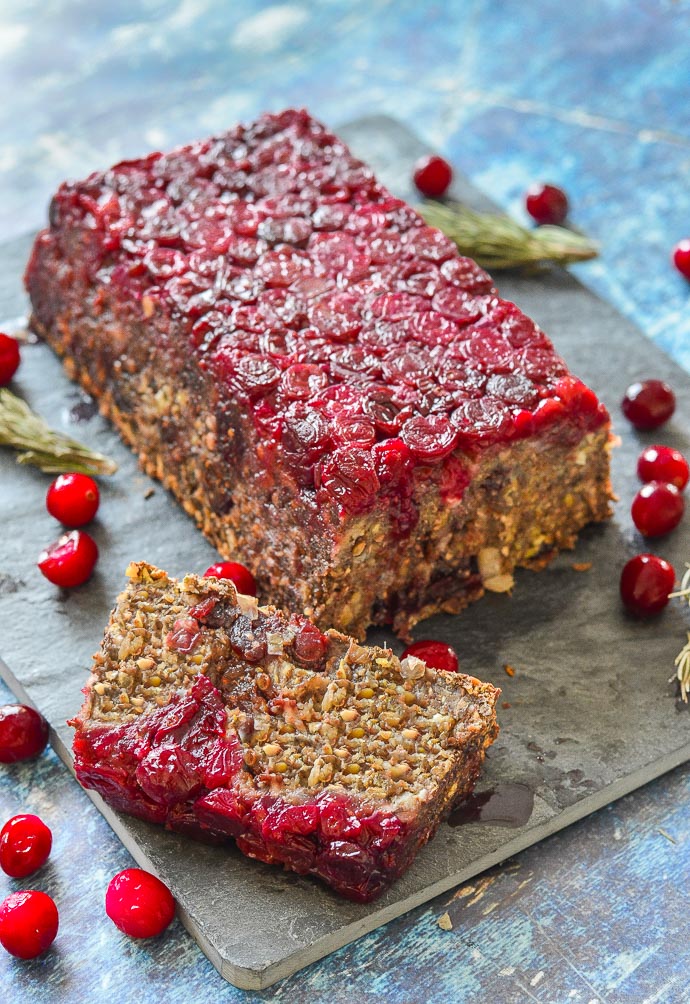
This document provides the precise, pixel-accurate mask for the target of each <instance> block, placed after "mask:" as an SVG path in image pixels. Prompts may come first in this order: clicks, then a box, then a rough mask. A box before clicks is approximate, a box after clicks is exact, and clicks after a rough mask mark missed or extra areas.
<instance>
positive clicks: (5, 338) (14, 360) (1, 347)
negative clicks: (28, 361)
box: [0, 331, 21, 387]
mask: <svg viewBox="0 0 690 1004" xmlns="http://www.w3.org/2000/svg"><path fill="white" fill-rule="evenodd" d="M20 362H21V356H20V355H19V342H18V341H17V339H16V338H11V337H10V336H9V335H4V334H3V333H2V332H1V331H0V387H4V386H5V384H8V383H9V382H10V380H11V379H12V377H13V376H14V374H15V373H16V372H17V370H18V368H19V363H20Z"/></svg>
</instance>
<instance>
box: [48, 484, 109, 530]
mask: <svg viewBox="0 0 690 1004" xmlns="http://www.w3.org/2000/svg"><path fill="white" fill-rule="evenodd" d="M98 503H99V494H98V485H97V484H96V482H95V481H94V480H93V478H90V477H89V476H88V474H60V475H59V476H58V477H57V478H56V479H55V481H53V483H52V485H51V486H50V488H49V489H48V492H47V494H46V509H47V510H48V512H49V513H50V515H51V516H54V517H55V519H59V520H60V522H61V523H64V524H65V526H70V527H78V526H84V525H85V524H86V523H89V522H90V521H91V520H92V519H93V518H94V516H95V515H96V511H97V509H98Z"/></svg>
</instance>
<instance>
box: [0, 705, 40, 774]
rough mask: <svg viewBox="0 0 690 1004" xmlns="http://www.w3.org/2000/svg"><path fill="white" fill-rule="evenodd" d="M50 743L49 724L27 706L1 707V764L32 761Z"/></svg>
mask: <svg viewBox="0 0 690 1004" xmlns="http://www.w3.org/2000/svg"><path fill="white" fill-rule="evenodd" d="M47 742H48V723H47V722H46V720H45V718H44V717H43V716H42V715H39V713H38V711H34V709H33V708H28V707H27V706H26V705H25V704H5V705H4V706H3V707H0V763H16V762H17V761H18V760H30V759H31V758H32V757H36V756H38V755H39V753H42V752H43V750H44V749H45V748H46V744H47Z"/></svg>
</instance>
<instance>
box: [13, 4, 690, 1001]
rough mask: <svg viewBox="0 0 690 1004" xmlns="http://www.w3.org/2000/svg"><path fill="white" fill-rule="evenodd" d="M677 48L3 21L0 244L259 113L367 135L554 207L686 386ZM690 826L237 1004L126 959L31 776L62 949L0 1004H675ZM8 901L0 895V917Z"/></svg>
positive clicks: (78, 15) (631, 824)
mask: <svg viewBox="0 0 690 1004" xmlns="http://www.w3.org/2000/svg"><path fill="white" fill-rule="evenodd" d="M689 39H690V6H689V5H688V4H687V3H686V2H672V0H664V2H658V3H654V4H652V3H648V2H647V3H643V2H641V0H640V2H637V3H632V2H626V0H583V2H580V3H579V4H576V5H572V6H571V7H570V8H569V9H566V8H564V7H563V5H562V4H561V3H560V2H559V0H534V2H532V3H529V4H525V3H518V2H516V0H509V2H499V0H458V2H455V3H452V4H449V3H440V2H439V3H433V2H429V3H425V4H420V3H419V0H415V2H412V0H330V2H327V3H326V2H321V3H319V2H316V0H312V2H306V0H303V2H294V3H275V4H272V5H269V4H267V3H260V2H258V0H245V2H239V3H233V4H228V3H223V2H220V0H181V2H179V3H177V4H170V3H167V2H163V0H147V2H142V3H139V4H137V3H133V2H122V3H119V4H110V5H107V6H106V5H101V4H96V5H94V4H93V3H92V2H91V0H62V2H54V0H44V2H43V3H41V4H39V3H35V2H34V3H25V4H23V5H21V8H20V5H14V4H12V5H10V4H7V3H5V4H1V3H0V84H2V93H3V94H4V95H5V97H6V100H5V101H4V102H2V103H1V104H0V138H1V140H2V142H1V144H0V191H2V192H3V198H2V199H0V240H5V239H8V238H9V237H11V236H13V235H16V234H19V233H23V232H25V231H27V230H30V229H32V228H35V227H37V226H39V225H41V224H42V222H43V219H44V214H45V205H46V203H47V200H48V198H49V196H50V194H51V193H52V191H53V189H54V188H55V186H56V185H57V184H58V183H59V181H61V180H62V179H63V178H64V177H66V176H82V175H84V174H85V173H86V172H87V171H89V170H91V169H94V168H97V167H103V166H106V165H107V164H109V163H111V162H113V161H115V160H117V159H119V158H121V157H125V156H134V155H137V154H140V153H142V152H143V151H145V150H147V149H150V148H152V147H165V146H169V145H172V144H174V143H178V142H183V141H186V140H188V139H191V138H193V137H195V136H201V135H204V134H206V133H208V132H211V131H213V130H220V129H222V128H224V127H226V126H228V125H230V124H232V123H234V122H235V121H236V120H238V119H248V118H251V117H252V116H253V115H254V114H256V113H258V112H260V111H262V110H264V109H267V108H278V107H281V106H284V105H288V104H299V105H307V106H309V107H310V109H311V110H312V111H313V112H314V113H315V114H317V115H319V116H320V117H322V118H323V119H325V120H327V121H328V122H329V124H332V125H334V126H337V125H338V124H339V123H341V122H344V121H346V120H347V119H351V118H355V117H357V116H360V115H363V114H369V113H372V112H384V113H388V114H391V115H394V116H396V117H398V118H399V119H402V120H403V121H405V122H406V123H407V124H408V125H409V126H410V127H411V128H412V129H414V130H415V131H416V132H417V133H419V134H420V135H421V136H423V138H424V139H426V140H427V141H428V142H429V143H431V144H433V145H434V146H436V147H437V148H438V149H440V150H441V151H443V152H444V153H445V154H446V155H447V156H448V157H449V158H450V159H451V160H452V161H453V162H454V163H455V164H456V165H457V166H458V167H459V168H460V169H461V170H462V171H464V172H465V173H466V174H467V175H469V177H470V178H471V179H472V180H473V181H474V182H475V183H476V184H477V185H478V186H479V187H480V188H484V189H485V190H486V191H487V192H488V193H489V194H490V195H492V196H493V198H494V199H495V200H497V201H498V202H500V203H502V204H503V205H504V206H505V207H506V208H507V209H509V210H510V211H511V212H512V213H513V214H514V215H515V216H516V217H522V216H523V209H522V193H523V191H524V189H525V187H526V186H527V184H528V183H529V182H531V181H532V180H535V179H545V180H554V181H556V182H557V183H560V184H562V185H563V186H564V187H565V188H566V189H567V191H568V193H569V195H570V198H571V203H572V206H573V211H572V220H573V222H574V224H575V225H577V226H579V227H581V228H582V229H583V230H585V231H586V232H587V233H589V234H590V235H591V236H593V237H595V238H597V239H598V240H599V241H600V242H601V247H602V255H601V258H600V259H599V260H598V261H596V262H593V263H590V264H587V265H585V266H581V267H580V268H579V270H578V274H579V276H580V278H581V279H582V280H583V282H585V283H586V284H588V285H589V286H591V287H592V288H593V289H595V290H596V291H597V292H599V293H600V294H601V295H602V296H604V297H605V298H606V299H608V300H609V301H610V302H612V303H613V304H614V305H615V306H616V307H618V308H619V309H620V310H621V311H623V312H624V313H625V314H627V315H628V316H629V317H631V318H633V319H634V320H635V321H636V322H637V323H638V324H639V325H640V327H641V328H642V329H643V330H644V331H645V333H646V334H647V335H648V336H649V337H650V338H652V339H654V340H655V341H657V342H658V343H659V344H660V345H661V346H662V347H664V348H665V349H666V350H667V351H669V352H670V354H671V355H673V356H674V358H676V360H677V361H679V362H680V363H681V364H683V365H684V366H685V367H686V368H687V369H690V312H689V311H688V293H689V290H690V287H689V286H688V284H687V283H685V282H684V281H683V280H682V279H681V278H680V276H678V275H677V273H675V271H674V270H673V269H672V268H671V267H670V265H669V252H670V249H671V247H672V246H673V244H674V243H675V242H676V241H677V240H678V239H680V238H681V237H683V236H687V235H689V234H690V186H689V185H688V177H689V172H690V104H689V103H688V100H687V82H688V79H690V72H689V71H690V46H689V42H688V40H689ZM604 349H605V347H603V350H604ZM641 375H642V374H641ZM650 375H651V374H650ZM8 627H9V626H8V625H3V626H2V630H7V629H8ZM642 669H643V667H642V668H640V671H642ZM9 699H10V698H9V695H8V693H7V692H6V691H4V689H0V700H3V701H4V700H9ZM689 807H690V791H689V784H688V772H687V771H686V770H678V771H675V772H674V773H672V774H670V775H668V776H667V777H665V778H663V779H662V780H660V781H658V782H656V783H655V784H653V785H651V786H649V787H648V788H646V789H644V790H642V791H640V792H637V793H636V794H634V795H632V796H629V797H627V798H626V799H623V800H622V801H621V802H619V803H617V804H616V805H615V806H613V807H610V808H609V809H607V810H604V811H602V812H600V813H598V814H597V815H596V816H594V817H592V818H590V819H589V820H585V821H584V822H583V823H580V824H578V825H577V826H574V827H572V828H571V829H570V830H568V831H566V832H564V833H562V834H560V835H558V836H556V837H553V838H551V839H550V840H549V841H547V842H545V843H544V844H541V845H539V846H538V847H536V848H533V849H532V850H530V851H528V852H526V853H524V854H522V855H521V856H520V857H519V858H518V859H516V860H515V861H513V862H509V863H508V864H507V865H505V866H503V867H502V868H499V869H496V870H494V871H492V872H490V873H488V874H487V875H486V876H483V877H482V878H481V879H480V880H478V881H476V882H474V883H472V884H471V885H470V886H465V887H462V888H460V889H459V890H457V891H456V892H455V894H454V895H452V896H446V897H442V898H440V899H439V900H438V901H435V902H434V903H432V904H431V905H430V906H428V907H424V908H421V909H419V910H418V911H416V912H414V913H412V914H410V915H408V916H407V917H405V918H402V919H400V920H398V921H395V922H393V923H392V924H390V925H388V926H387V927H386V928H383V929H382V930H381V931H379V932H377V933H376V934H372V935H369V936H367V937H366V938H363V939H361V940H360V941H358V942H357V943H355V944H354V945H352V946H349V947H348V948H345V949H342V950H341V951H340V952H338V953H336V954H335V955H333V956H331V957H330V958H329V959H326V960H324V961H322V962H321V963H318V964H316V965H314V966H312V967H311V968H310V969H308V970H306V971H304V972H303V973H300V974H297V975H296V976H294V977H292V978H291V979H290V980H288V981H286V982H285V983H283V984H280V985H278V986H276V987H274V988H272V989H271V990H270V991H267V992H266V993H265V994H263V995H256V994H250V993H243V992H242V991H239V990H235V989H233V988H232V987H230V986H228V985H227V984H225V983H224V982H223V981H222V980H221V979H220V977H219V976H218V975H217V974H216V973H215V971H214V970H213V968H212V967H211V965H210V963H208V962H207V960H206V959H205V958H204V957H203V956H202V955H201V953H200V952H199V951H198V949H197V948H196V947H195V945H194V944H193V942H192V941H191V939H190V938H189V937H188V936H187V935H186V933H185V932H184V930H183V929H182V928H181V926H180V925H179V923H178V922H176V923H175V925H174V926H173V927H172V928H171V929H170V930H169V932H168V933H167V934H166V935H165V936H164V937H163V938H161V939H160V940H158V941H157V942H153V943H140V944H137V943H134V942H131V941H129V940H128V939H126V938H125V937H124V936H121V935H120V934H119V933H118V932H117V931H116V929H115V928H114V927H113V926H112V925H111V924H110V923H109V922H108V921H107V919H106V918H105V915H104V913H103V909H102V902H103V894H104V890H105V886H106V884H107V880H108V878H109V877H110V876H111V875H112V874H114V873H115V872H116V871H118V870H119V869H121V868H123V867H126V866H127V865H128V864H130V863H131V860H130V858H129V855H128V854H127V852H126V851H125V850H124V849H123V848H122V847H121V846H120V844H119V843H118V841H117V840H116V838H115V837H114V836H113V835H112V834H111V832H110V830H109V828H108V827H107V824H106V823H105V822H104V821H103V820H102V819H101V817H100V816H99V814H98V813H97V812H96V810H95V809H94V808H93V807H92V806H91V804H90V803H89V802H88V800H87V799H86V796H85V795H84V794H83V793H82V792H81V791H80V790H79V788H78V787H77V785H76V784H75V783H74V782H73V781H72V780H71V779H70V777H69V775H68V774H67V772H66V771H65V769H64V768H63V767H62V766H61V765H60V764H59V762H58V761H57V759H56V758H55V757H54V756H53V755H52V754H47V755H46V756H44V757H43V758H41V760H39V761H38V762H37V763H33V764H25V765H20V766H16V767H13V768H4V769H3V770H2V771H0V817H1V818H2V819H3V820H4V819H5V818H7V817H9V816H10V815H12V814H13V813H14V812H17V811H35V812H38V813H39V814H40V815H42V816H43V817H44V819H45V820H46V822H48V824H49V825H51V827H52V828H53V831H54V835H55V849H54V852H53V855H52V858H51V862H52V863H51V864H50V865H48V866H47V867H46V868H45V869H44V870H43V871H42V872H40V873H39V874H38V875H37V876H36V877H35V879H32V882H33V883H34V884H35V885H38V886H39V887H40V888H43V889H45V890H46V891H48V892H51V893H53V894H54V895H55V896H56V898H57V900H58V902H59V905H60V909H61V917H62V926H61V931H60V934H59V937H58V940H57V942H56V945H55V948H54V949H53V950H52V951H51V952H50V953H48V955H46V956H45V957H44V958H43V959H41V960H38V961H35V962H32V963H20V962H16V961H13V960H11V959H9V957H7V956H6V955H5V954H4V953H2V954H1V955H0V986H1V987H2V990H1V991H0V999H2V1001H5V1000H6V1001H8V1002H11V1004H14V1002H23V1001H41V1002H51V1004H52V1002H53V1001H55V1002H62V1001H68V1002H72V1001H75V1002H81V1001H95V1000H102V999H105V998H107V996H108V995H111V994H112V995H113V996H115V997H116V998H117V999H118V1000H119V1001H122V1002H129V1001H132V1002H134V1001H138V1002H145V1001H163V1000H164V1001H166V1002H172V1004H176V1002H178V1001H179V1002H183V1001H184V1002H187V1001H196V1000H201V999H203V1000H205V1001H206V1002H208V1004H215V1002H221V1001H222V1002H226V1001H238V1002H245V1001H259V1000H266V1001H269V1000H271V1001H272V1000H274V1001H292V1000H295V999H300V998H301V999H302V1000H305V1001H329V1002H332V1004H340V1002H343V1004H345V1002H346V1001H347V1002H348V1004H349V1002H350V1001H352V1000H358V999H361V1000H365V1001H368V1000H372V1001H373V1000H376V1001H386V1000H390V1001H394V1002H401V1004H402V1002H405V1004H416V1002H418V1001H419V1002H420V1004H421V1002H424V1001H430V1002H431V1001H433V1002H439V1004H441V1002H443V1004H445V1002H449V1001H451V1000H452V1001H454V1002H458V1004H461V1002H464V1001H473V1002H482V1001H487V1002H522V1001H529V1000H536V1001H540V1002H562V1001H575V1002H585V1004H587V1002H589V1001H606V1002H618V1001H633V1002H643V1001H649V1002H650V1004H651V1002H652V1001H655V1002H661V1004H671V1002H682V1001H687V1000H689V999H690V990H688V984H689V982H690V981H689V978H688V969H689V968H690V967H689V965H688V964H689V962H690V948H688V943H689V939H688V920H687V916H688V896H687V891H686V890H687V870H688V864H689V863H690V859H689V857H688V838H689V829H690V828H689V826H688V811H689ZM662 831H663V832H662ZM16 887H17V883H16V882H13V881H11V880H9V879H8V878H7V877H6V876H4V875H0V894H2V895H3V896H4V895H6V894H7V892H9V891H11V889H13V888H16ZM446 910H447V911H448V912H449V914H450V917H451V919H452V921H453V924H454V928H453V930H452V931H448V932H444V931H442V930H441V929H439V927H438V926H437V923H436V922H437V919H438V917H439V916H441V914H443V913H444V912H445V911H446ZM241 923H242V918H241V917H238V924H241Z"/></svg>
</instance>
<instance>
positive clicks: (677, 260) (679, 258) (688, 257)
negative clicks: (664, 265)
mask: <svg viewBox="0 0 690 1004" xmlns="http://www.w3.org/2000/svg"><path fill="white" fill-rule="evenodd" d="M673 264H674V265H675V266H676V268H677V269H678V271H679V272H680V274H681V275H682V276H684V277H685V278H686V279H688V280H690V239H688V238H687V237H686V238H685V240H682V241H679V242H678V244H676V246H675V247H674V249H673Z"/></svg>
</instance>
